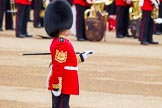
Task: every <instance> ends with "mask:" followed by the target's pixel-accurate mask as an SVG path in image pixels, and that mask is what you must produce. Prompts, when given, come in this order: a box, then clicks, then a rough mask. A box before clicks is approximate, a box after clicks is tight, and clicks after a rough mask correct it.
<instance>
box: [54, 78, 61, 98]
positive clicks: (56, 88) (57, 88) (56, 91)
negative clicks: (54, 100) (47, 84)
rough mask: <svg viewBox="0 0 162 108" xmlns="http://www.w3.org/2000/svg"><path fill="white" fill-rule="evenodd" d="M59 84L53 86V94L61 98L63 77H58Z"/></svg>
mask: <svg viewBox="0 0 162 108" xmlns="http://www.w3.org/2000/svg"><path fill="white" fill-rule="evenodd" d="M58 80H59V83H58V84H53V85H52V86H53V90H52V93H53V95H54V96H60V94H61V90H62V77H58Z"/></svg>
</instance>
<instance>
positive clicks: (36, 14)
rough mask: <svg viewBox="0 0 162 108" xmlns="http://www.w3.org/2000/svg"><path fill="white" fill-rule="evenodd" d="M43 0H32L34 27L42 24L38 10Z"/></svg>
mask: <svg viewBox="0 0 162 108" xmlns="http://www.w3.org/2000/svg"><path fill="white" fill-rule="evenodd" d="M42 5H43V0H35V1H34V23H33V24H34V27H36V26H38V25H39V24H40V25H41V26H43V22H42V18H41V17H40V11H41V9H42Z"/></svg>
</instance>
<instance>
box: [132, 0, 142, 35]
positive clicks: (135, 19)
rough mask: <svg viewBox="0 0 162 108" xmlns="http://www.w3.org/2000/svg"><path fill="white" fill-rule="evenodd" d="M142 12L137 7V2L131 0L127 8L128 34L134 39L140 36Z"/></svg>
mask: <svg viewBox="0 0 162 108" xmlns="http://www.w3.org/2000/svg"><path fill="white" fill-rule="evenodd" d="M141 18H142V11H141V8H140V6H139V0H132V6H131V7H130V8H129V19H130V32H131V34H132V36H133V37H134V38H138V37H139V34H140V25H141Z"/></svg>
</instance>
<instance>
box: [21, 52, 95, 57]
mask: <svg viewBox="0 0 162 108" xmlns="http://www.w3.org/2000/svg"><path fill="white" fill-rule="evenodd" d="M75 53H76V54H82V53H81V52H75ZM83 53H84V52H83ZM92 53H93V52H90V53H89V54H92ZM50 54H51V53H48V52H47V53H46V52H45V53H44V52H43V53H41V52H40V53H39V52H36V53H20V54H19V55H22V56H26V55H50Z"/></svg>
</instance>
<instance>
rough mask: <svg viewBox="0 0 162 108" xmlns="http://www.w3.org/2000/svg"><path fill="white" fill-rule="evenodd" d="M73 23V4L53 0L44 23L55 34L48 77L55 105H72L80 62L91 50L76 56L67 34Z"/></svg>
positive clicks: (77, 86)
mask: <svg viewBox="0 0 162 108" xmlns="http://www.w3.org/2000/svg"><path fill="white" fill-rule="evenodd" d="M72 23H73V15H72V11H71V7H70V4H69V3H68V2H67V1H66V0H53V1H51V2H50V4H49V5H48V6H47V8H46V11H45V16H44V26H45V30H46V32H47V34H48V35H49V36H50V37H52V38H53V40H52V43H51V46H50V52H51V59H52V65H51V71H50V72H49V75H48V78H47V86H48V89H49V90H50V91H51V93H52V108H69V98H70V95H78V94H79V82H78V74H77V69H78V67H77V65H78V62H83V61H84V60H85V59H86V58H87V57H88V56H89V55H90V54H91V53H90V52H91V51H86V52H85V53H81V54H80V55H78V57H77V56H76V54H75V51H74V48H73V45H72V43H71V42H70V40H68V39H67V38H66V36H68V35H70V34H71V33H70V32H69V29H70V28H71V27H72Z"/></svg>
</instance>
